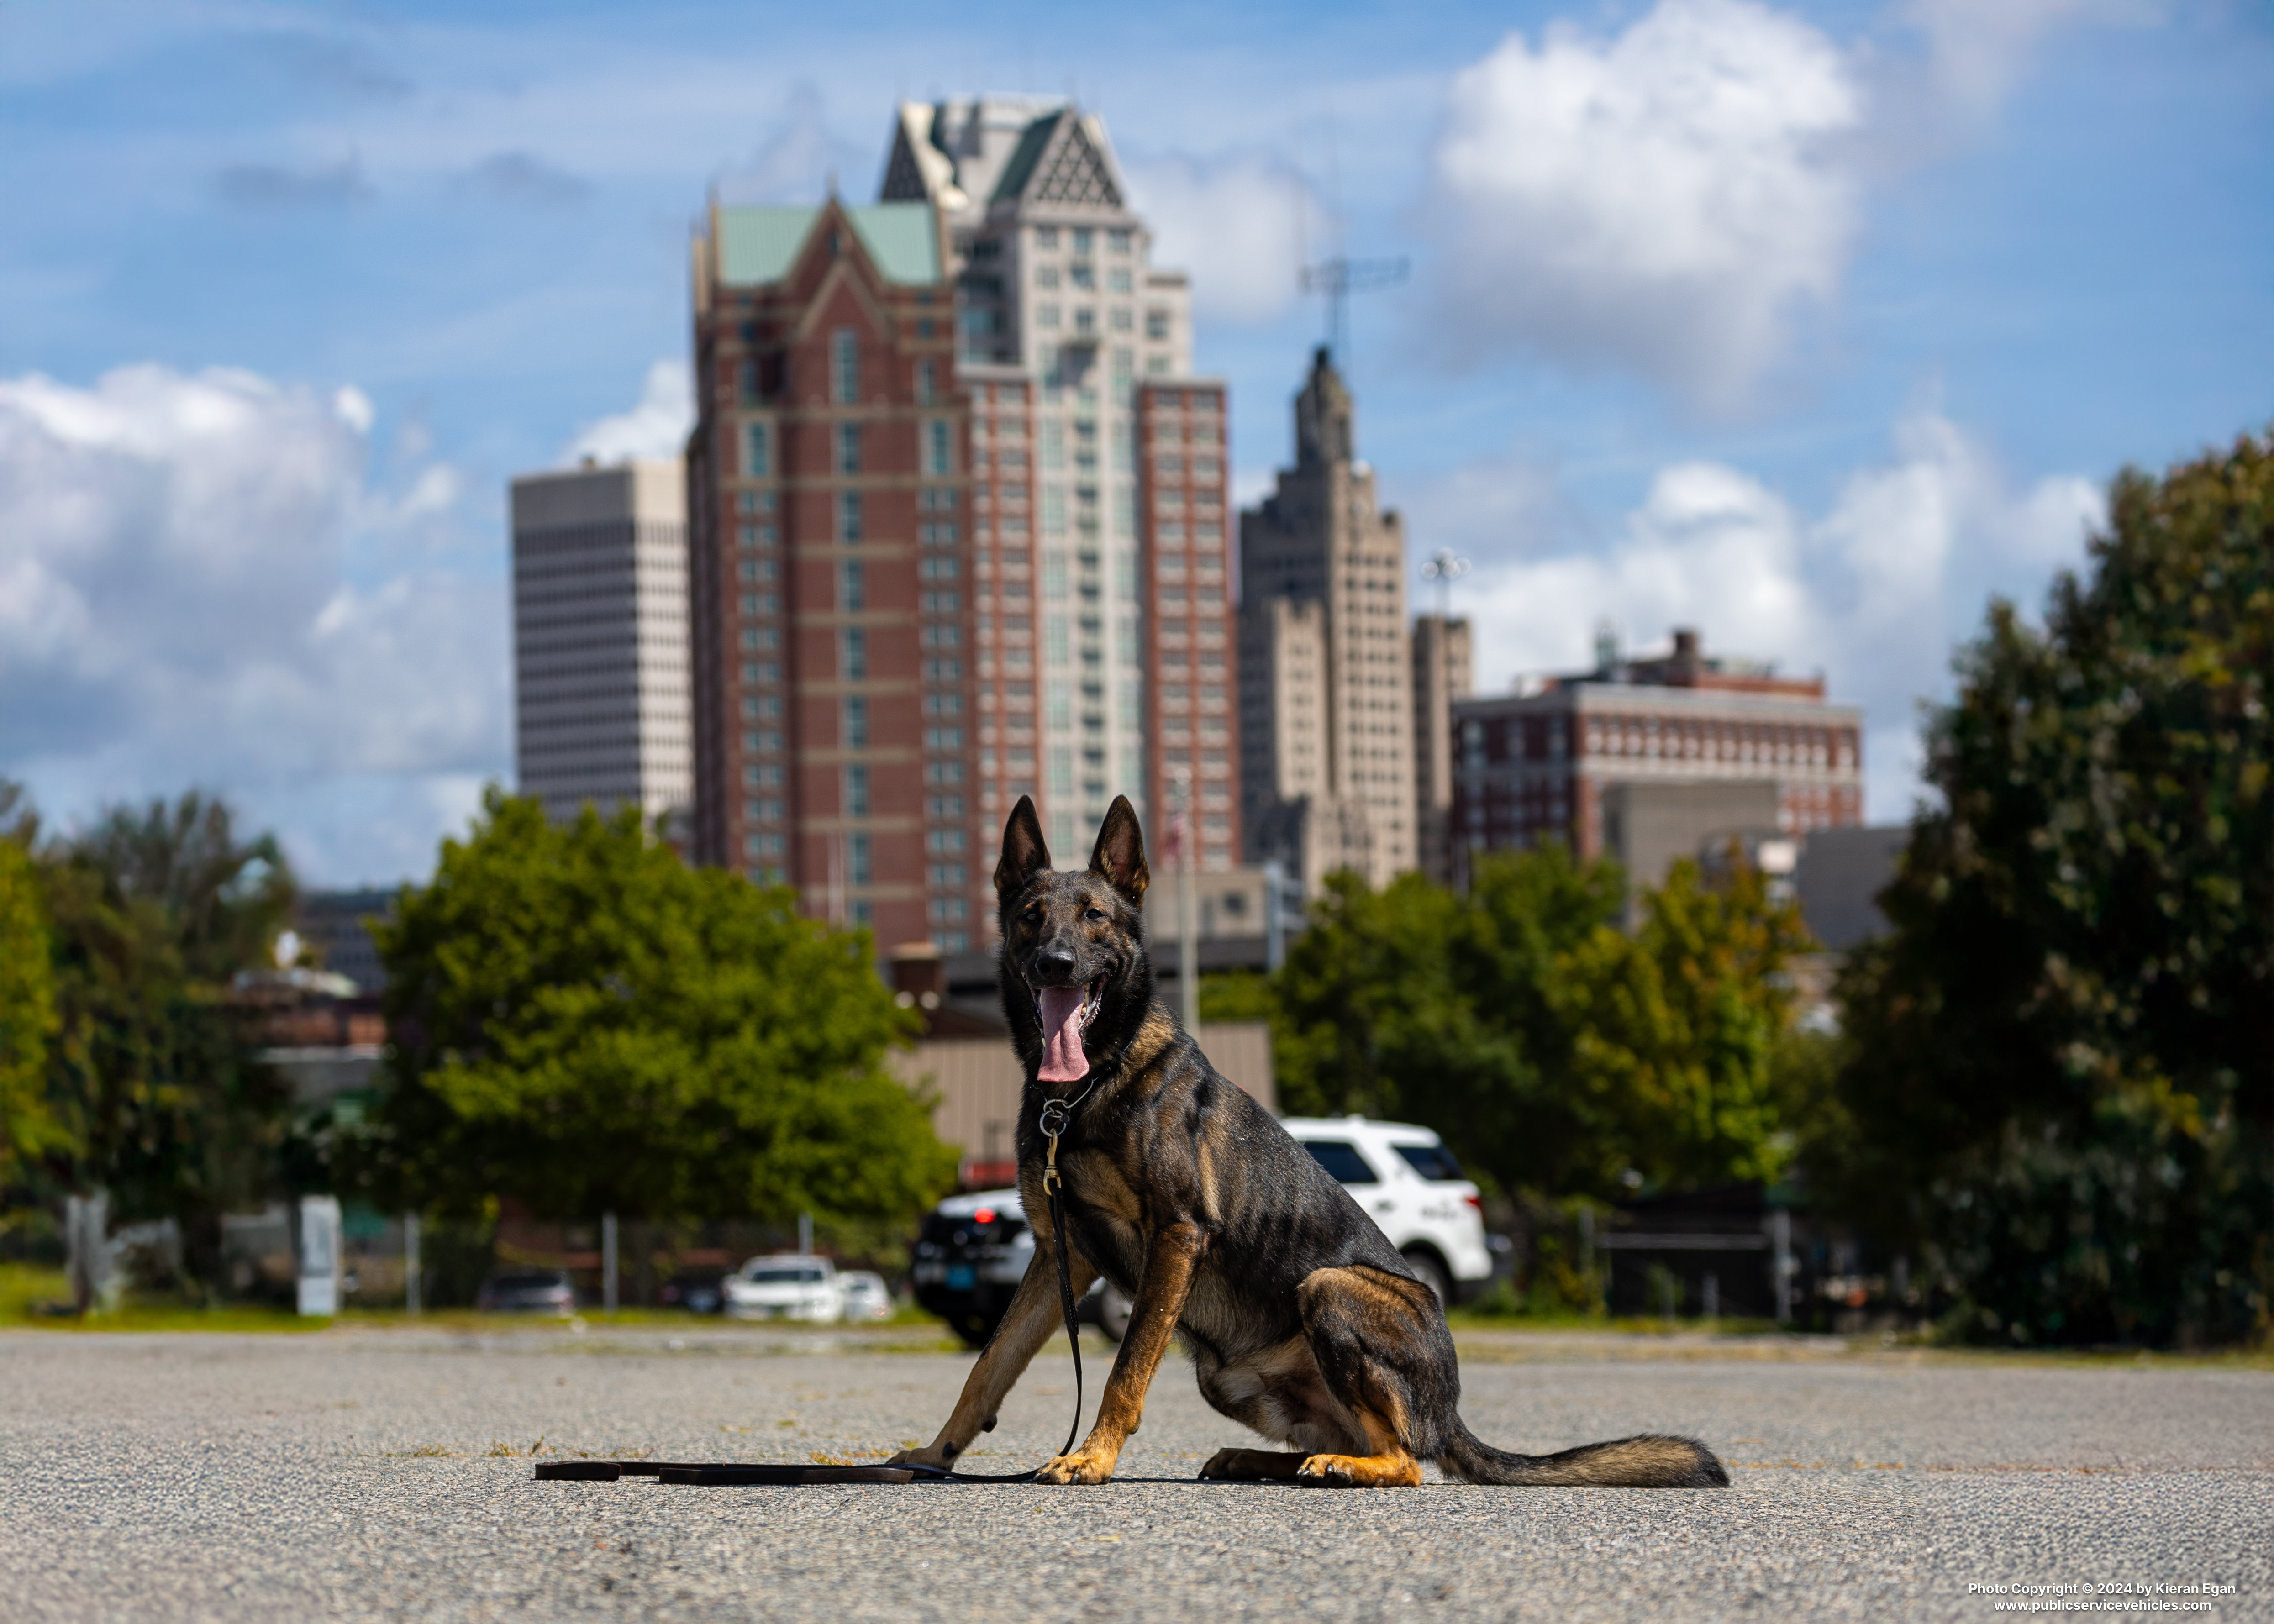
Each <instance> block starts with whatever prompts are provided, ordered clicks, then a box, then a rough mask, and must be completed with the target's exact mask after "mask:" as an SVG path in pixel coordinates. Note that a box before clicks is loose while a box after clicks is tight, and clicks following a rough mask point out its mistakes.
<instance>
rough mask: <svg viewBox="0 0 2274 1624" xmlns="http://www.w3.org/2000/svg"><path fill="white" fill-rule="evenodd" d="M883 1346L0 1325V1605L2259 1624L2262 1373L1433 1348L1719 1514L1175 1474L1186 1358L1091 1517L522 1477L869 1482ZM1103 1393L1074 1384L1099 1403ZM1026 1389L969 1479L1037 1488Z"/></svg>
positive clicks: (1831, 1354) (1572, 1494)
mask: <svg viewBox="0 0 2274 1624" xmlns="http://www.w3.org/2000/svg"><path fill="white" fill-rule="evenodd" d="M908 1342H909V1337H908V1335H907V1333H868V1334H865V1335H839V1336H817V1335H800V1334H796V1333H777V1334H774V1335H764V1334H745V1333H739V1332H734V1331H727V1330H720V1331H711V1332H695V1331H689V1332H688V1333H685V1334H683V1335H672V1334H670V1333H668V1332H666V1331H663V1330H652V1331H651V1330H640V1331H636V1332H634V1331H621V1332H611V1331H606V1330H603V1329H601V1328H599V1327H594V1328H593V1329H591V1331H589V1332H587V1333H585V1334H583V1335H571V1334H569V1333H566V1332H561V1331H553V1330H532V1331H528V1332H513V1333H508V1334H503V1335H493V1336H484V1337H474V1336H470V1335H453V1334H450V1333H448V1332H444V1331H435V1330H423V1329H420V1330H412V1329H402V1330H353V1331H337V1332H332V1333H328V1334H322V1335H312V1336H218V1335H147V1336H143V1335H77V1334H71V1333H59V1332H33V1333H13V1334H6V1335H0V1447H4V1448H5V1452H6V1453H5V1460H6V1462H7V1470H5V1472H4V1474H0V1617H5V1618H7V1619H9V1620H88V1619H103V1620H112V1619H117V1620H140V1619H165V1620H175V1619H215V1620H266V1619H305V1618H321V1619H366V1618H368V1619H389V1620H393V1619H417V1620H462V1619H463V1620H478V1619H502V1618H516V1619H522V1618H537V1619H552V1618H562V1619H582V1618H689V1619H695V1618H701V1619H743V1618H749V1619H766V1620H794V1619H817V1620H818V1619H831V1620H837V1619H854V1620H869V1619H877V1620H991V1619H998V1618H999V1619H1028V1618H1036V1619H1039V1618H1050V1619H1065V1618H1070V1617H1080V1616H1083V1615H1088V1616H1093V1617H1098V1618H1117V1619H1118V1618H1124V1617H1127V1618H1144V1619H1163V1620H1169V1619H1177V1620H1181V1619H1189V1618H1195V1617H1207V1618H1209V1619H1211V1620H1228V1619H1233V1618H1275V1619H1276V1618H1285V1617H1292V1616H1295V1615H1297V1614H1300V1615H1302V1616H1304V1617H1305V1618H1306V1619H1310V1620H1341V1619H1352V1620H1370V1619H1404V1618H1408V1617H1441V1618H1446V1619H1460V1620H1472V1619H1480V1618H1484V1619H1500V1618H1532V1617H1538V1618H1555V1619H1581V1620H1585V1619H1599V1618H1600V1619H1627V1618H1645V1617H1647V1618H1651V1619H1653V1620H1655V1619H1659V1618H1666V1619H1677V1620H1682V1619H1725V1618H1728V1617H1732V1616H1735V1615H1740V1614H1754V1615H1758V1616H1762V1617H1770V1618H1790V1617H1802V1618H1846V1617H1855V1618H1898V1617H1899V1618H1934V1619H1940V1618H1978V1617H1986V1616H1989V1615H1990V1614H1991V1613H1992V1605H1991V1601H1990V1599H1989V1598H1987V1597H1985V1596H1983V1595H1980V1594H1976V1593H1970V1592H1969V1585H1972V1584H1995V1583H2009V1584H2024V1585H2025V1584H2032V1583H2034V1584H2041V1585H2057V1584H2070V1585H2074V1584H2076V1583H2081V1582H2086V1581H2090V1582H2095V1583H2112V1582H2113V1583H2132V1584H2143V1583H2144V1584H2150V1585H2152V1584H2155V1583H2163V1584H2165V1585H2175V1584H2188V1583H2204V1582H2209V1583H2212V1584H2215V1585H2219V1586H2226V1585H2233V1586H2236V1587H2238V1588H2237V1590H2234V1591H2233V1592H2230V1593H2225V1594H2222V1595H2219V1596H2218V1597H2217V1598H2215V1599H2213V1600H2212V1602H2211V1605H2210V1615H2211V1616H2212V1617H2213V1618H2217V1619H2227V1620H2232V1619H2242V1618H2274V1600H2270V1598H2274V1557H2270V1554H2269V1552H2270V1546H2274V1372H2268V1371H2266V1370H2263V1369H2253V1368H2248V1367H2219V1366H2202V1365H2195V1366H2188V1365H2169V1364H2156V1365H2147V1366H2140V1365H2128V1364H2105V1363H2059V1362H2051V1361H2045V1362H2023V1361H2018V1360H2014V1361H2005V1360H1992V1359H1979V1360H1977V1359H1965V1358H1957V1357H1940V1356H1937V1357H1921V1356H1913V1355H1903V1354H1890V1353H1881V1352H1878V1351H1876V1350H1874V1351H1870V1352H1851V1351H1849V1350H1845V1349H1844V1348H1842V1347H1841V1346H1840V1345H1839V1344H1836V1343H1826V1342H1706V1341H1704V1340H1702V1339H1686V1340H1681V1341H1674V1342H1667V1341H1654V1340H1645V1339H1620V1338H1611V1337H1594V1338H1589V1337H1555V1336H1547V1335H1541V1336H1524V1335H1478V1336H1472V1337H1468V1338H1465V1339H1464V1355H1465V1358H1464V1368H1465V1390H1466V1395H1467V1396H1466V1402H1465V1412H1466V1414H1467V1416H1468V1418H1469V1421H1470V1424H1471V1425H1472V1426H1473V1427H1474V1428H1475V1429H1476V1430H1477V1431H1478V1432H1480V1433H1481V1434H1482V1435H1483V1436H1484V1437H1486V1438H1487V1439H1490V1440H1493V1441H1495V1442H1496V1443H1500V1444H1502V1445H1504V1446H1507V1447H1518V1448H1525V1449H1533V1450H1538V1449H1546V1448H1550V1447H1560V1446H1562V1445H1565V1444H1570V1443H1575V1442H1579V1441H1583V1440H1590V1439H1596V1438H1603V1437H1610V1436H1615V1435H1617V1434H1620V1433H1623V1432H1634V1431H1638V1430H1642V1429H1645V1428H1652V1429H1664V1430H1669V1431H1680V1432H1693V1433H1696V1434H1698V1435H1699V1436H1702V1437H1704V1438H1705V1439H1706V1440H1707V1441H1708V1442H1709V1443H1710V1444H1712V1445H1713V1447H1715V1448H1716V1449H1718V1450H1719V1451H1720V1452H1721V1455H1723V1457H1724V1459H1726V1460H1727V1461H1728V1462H1729V1463H1730V1467H1731V1477H1733V1479H1734V1480H1735V1485H1734V1486H1733V1487H1732V1488H1730V1489H1729V1490H1727V1491H1718V1492H1717V1491H1657V1492H1651V1491H1638V1490H1612V1489H1597V1490H1576V1491H1575V1490H1558V1489H1474V1488H1469V1487H1466V1486H1463V1485H1450V1484H1443V1483H1438V1482H1434V1481H1433V1482H1432V1483H1431V1484H1429V1485H1427V1486H1426V1487H1424V1488H1421V1489H1419V1490H1415V1491H1395V1490H1393V1491H1376V1492H1367V1491H1340V1492H1337V1491H1331V1490H1321V1489H1309V1488H1298V1487H1292V1486H1282V1485H1220V1484H1199V1483H1194V1482H1193V1481H1191V1478H1192V1474H1193V1472H1194V1471H1195V1470H1198V1468H1199V1465H1200V1462H1201V1461H1202V1460H1204V1459H1206V1458H1207V1456H1208V1455H1209V1454H1210V1453H1212V1452H1213V1451H1214V1450H1215V1449H1216V1447H1219V1446H1220V1445H1223V1444H1225V1443H1231V1442H1239V1441H1242V1440H1243V1435H1242V1434H1241V1432H1240V1431H1239V1428H1237V1427H1236V1426H1234V1425H1232V1424H1231V1423H1230V1422H1228V1421H1225V1420H1224V1419H1222V1418H1221V1417H1217V1416H1216V1415H1215V1414H1214V1413H1213V1412H1211V1411H1209V1410H1208V1409H1207V1408H1206V1407H1205V1406H1204V1405H1203V1404H1202V1403H1201V1401H1200V1399H1199V1396H1198V1395H1197V1394H1196V1393H1195V1392H1194V1391H1193V1384H1192V1380H1191V1378H1190V1376H1189V1374H1188V1373H1187V1372H1186V1371H1185V1369H1184V1368H1183V1367H1182V1365H1181V1363H1179V1362H1172V1363H1171V1364H1170V1365H1166V1366H1164V1367H1163V1372H1162V1375H1161V1379H1160V1380H1159V1381H1158V1382H1157V1383H1156V1387H1155V1390H1154V1395H1153V1399H1152V1402H1151V1404H1150V1406H1149V1409H1148V1416H1147V1422H1146V1425H1145V1429H1144V1431H1143V1432H1142V1433H1141V1434H1140V1435H1139V1436H1138V1437H1137V1438H1135V1439H1133V1440H1132V1441H1131V1445H1130V1447H1129V1449H1128V1451H1127V1452H1126V1454H1125V1455H1123V1457H1122V1463H1121V1473H1120V1476H1119V1477H1117V1479H1116V1480H1115V1481H1114V1482H1112V1483H1111V1484H1108V1485H1103V1486H1100V1487H1096V1488H1080V1489H1066V1488H1059V1489H1039V1488H1032V1487H1027V1486H1019V1487H1008V1488H983V1487H977V1486H966V1487H953V1486H922V1485H907V1486H882V1485H863V1486H850V1487H828V1488H798V1489H766V1488H738V1489H697V1488H666V1487H663V1486H661V1485H656V1484H654V1483H652V1482H647V1481H638V1482H625V1483H620V1484H540V1483H535V1482H532V1481H531V1478H530V1461H529V1459H528V1458H527V1456H528V1452H529V1451H530V1450H531V1448H532V1447H536V1446H538V1442H539V1440H542V1448H543V1451H544V1453H545V1454H546V1455H553V1454H555V1453H570V1454H581V1453H591V1454H595V1455H607V1454H615V1453H623V1454H627V1455H632V1454H640V1455H655V1456H659V1457H663V1458H677V1459H690V1458H691V1459H712V1460H733V1459H747V1460H803V1459H807V1458H809V1457H810V1456H812V1455H814V1454H815V1453H817V1452H818V1453H821V1454H823V1455H832V1456H854V1457H859V1456H862V1455H877V1454H881V1453H882V1452H883V1451H885V1450H886V1449H888V1448H891V1447H896V1446H897V1445H898V1444H899V1443H900V1442H901V1441H902V1440H916V1439H919V1438H929V1437H930V1435H931V1433H932V1432H933V1431H934V1430H935V1429H936V1428H937V1425H938V1424H939V1422H940V1421H941V1419H942V1418H944V1417H945V1415H946V1412H947V1409H948V1406H949V1404H950V1403H951V1402H952V1401H953V1397H954V1395H955V1392H956V1390H957V1388H958V1387H959V1386H960V1383H961V1381H962V1379H963V1375H964V1372H966V1370H967V1369H968V1366H969V1361H968V1357H965V1356H961V1355H958V1354H952V1353H945V1352H938V1351H895V1350H894V1349H895V1347H896V1346H899V1347H901V1348H905V1347H906V1346H907V1343H908ZM1103 1366H1104V1357H1103V1350H1102V1349H1101V1350H1099V1353H1098V1356H1097V1357H1096V1359H1095V1361H1094V1362H1093V1363H1092V1364H1091V1365H1090V1366H1089V1370H1090V1380H1091V1384H1092V1385H1091V1389H1090V1391H1091V1395H1092V1397H1091V1402H1092V1403H1093V1404H1094V1403H1095V1402H1096V1401H1095V1395H1096V1382H1097V1381H1098V1380H1099V1379H1100V1377H1101V1375H1102V1372H1103ZM1071 1378H1072V1367H1071V1365H1069V1364H1068V1363H1067V1361H1066V1359H1065V1355H1064V1350H1063V1345H1061V1346H1060V1348H1059V1350H1058V1351H1057V1352H1056V1353H1055V1354H1053V1355H1050V1356H1048V1357H1044V1358H1043V1359H1040V1360H1038V1361H1037V1362H1036V1364H1035V1368H1034V1369H1033V1370H1032V1371H1030V1372H1028V1376H1027V1379H1026V1380H1025V1381H1024V1382H1023V1383H1021V1384H1020V1388H1019V1390H1018V1392H1017V1393H1015V1394H1014V1395H1013V1398H1012V1400H1011V1402H1010V1403H1009V1404H1008V1405H1006V1406H1005V1411H1004V1415H1003V1422H1002V1425H1001V1426H1000V1427H999V1428H998V1431H997V1432H994V1433H993V1434H991V1435H990V1437H989V1438H988V1439H987V1440H985V1443H986V1446H987V1447H986V1449H985V1450H983V1451H980V1452H975V1457H974V1459H973V1462H972V1465H973V1469H974V1470H1010V1469H1013V1468H1016V1467H1021V1466H1026V1465H1030V1464H1032V1463H1034V1462H1036V1461H1039V1460H1041V1459H1043V1457H1044V1456H1045V1455H1048V1453H1049V1452H1050V1450H1051V1449H1052V1448H1053V1447H1055V1446H1056V1444H1057V1442H1058V1439H1059V1438H1060V1437H1062V1436H1063V1435H1064V1429H1065V1422H1066V1417H1067V1413H1068V1410H1069V1409H1070V1406H1071V1403H1072V1389H1073V1382H1072V1380H1071Z"/></svg>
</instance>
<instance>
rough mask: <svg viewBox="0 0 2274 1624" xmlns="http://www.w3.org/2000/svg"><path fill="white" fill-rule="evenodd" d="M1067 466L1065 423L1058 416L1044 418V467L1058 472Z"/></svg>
mask: <svg viewBox="0 0 2274 1624" xmlns="http://www.w3.org/2000/svg"><path fill="white" fill-rule="evenodd" d="M1064 467H1065V424H1063V423H1061V422H1059V421H1058V419H1057V418H1056V417H1045V418H1044V419H1043V468H1044V469H1045V470H1049V471H1050V472H1053V473H1055V472H1057V471H1058V470H1060V469H1062V468H1064Z"/></svg>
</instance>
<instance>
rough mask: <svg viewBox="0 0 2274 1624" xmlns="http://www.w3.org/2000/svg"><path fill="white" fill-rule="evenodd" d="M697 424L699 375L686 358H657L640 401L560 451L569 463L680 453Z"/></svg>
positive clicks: (593, 425)
mask: <svg viewBox="0 0 2274 1624" xmlns="http://www.w3.org/2000/svg"><path fill="white" fill-rule="evenodd" d="M694 426H695V379H694V373H693V372H692V370H691V369H690V368H689V366H688V365H687V363H686V362H684V361H678V360H663V361H658V362H656V363H655V364H654V365H651V366H650V367H649V368H648V369H647V381H646V383H645V385H644V386H643V387H642V388H641V390H640V398H639V404H638V405H636V406H635V407H633V408H632V409H631V410H629V411H623V412H618V413H617V414H615V415H614V417H602V418H601V419H599V421H598V422H597V423H588V424H586V425H584V428H582V429H580V430H578V431H577V433H576V439H574V440H570V441H569V447H568V449H567V450H565V451H563V452H562V453H561V463H562V465H563V466H564V467H567V466H573V465H575V464H576V463H578V462H583V461H584V459H585V458H587V457H590V458H591V460H592V461H594V462H623V461H624V460H626V459H627V458H629V457H675V456H678V455H681V453H682V452H684V451H685V450H686V448H687V434H688V431H689V430H690V429H692V428H693V427H694Z"/></svg>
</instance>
